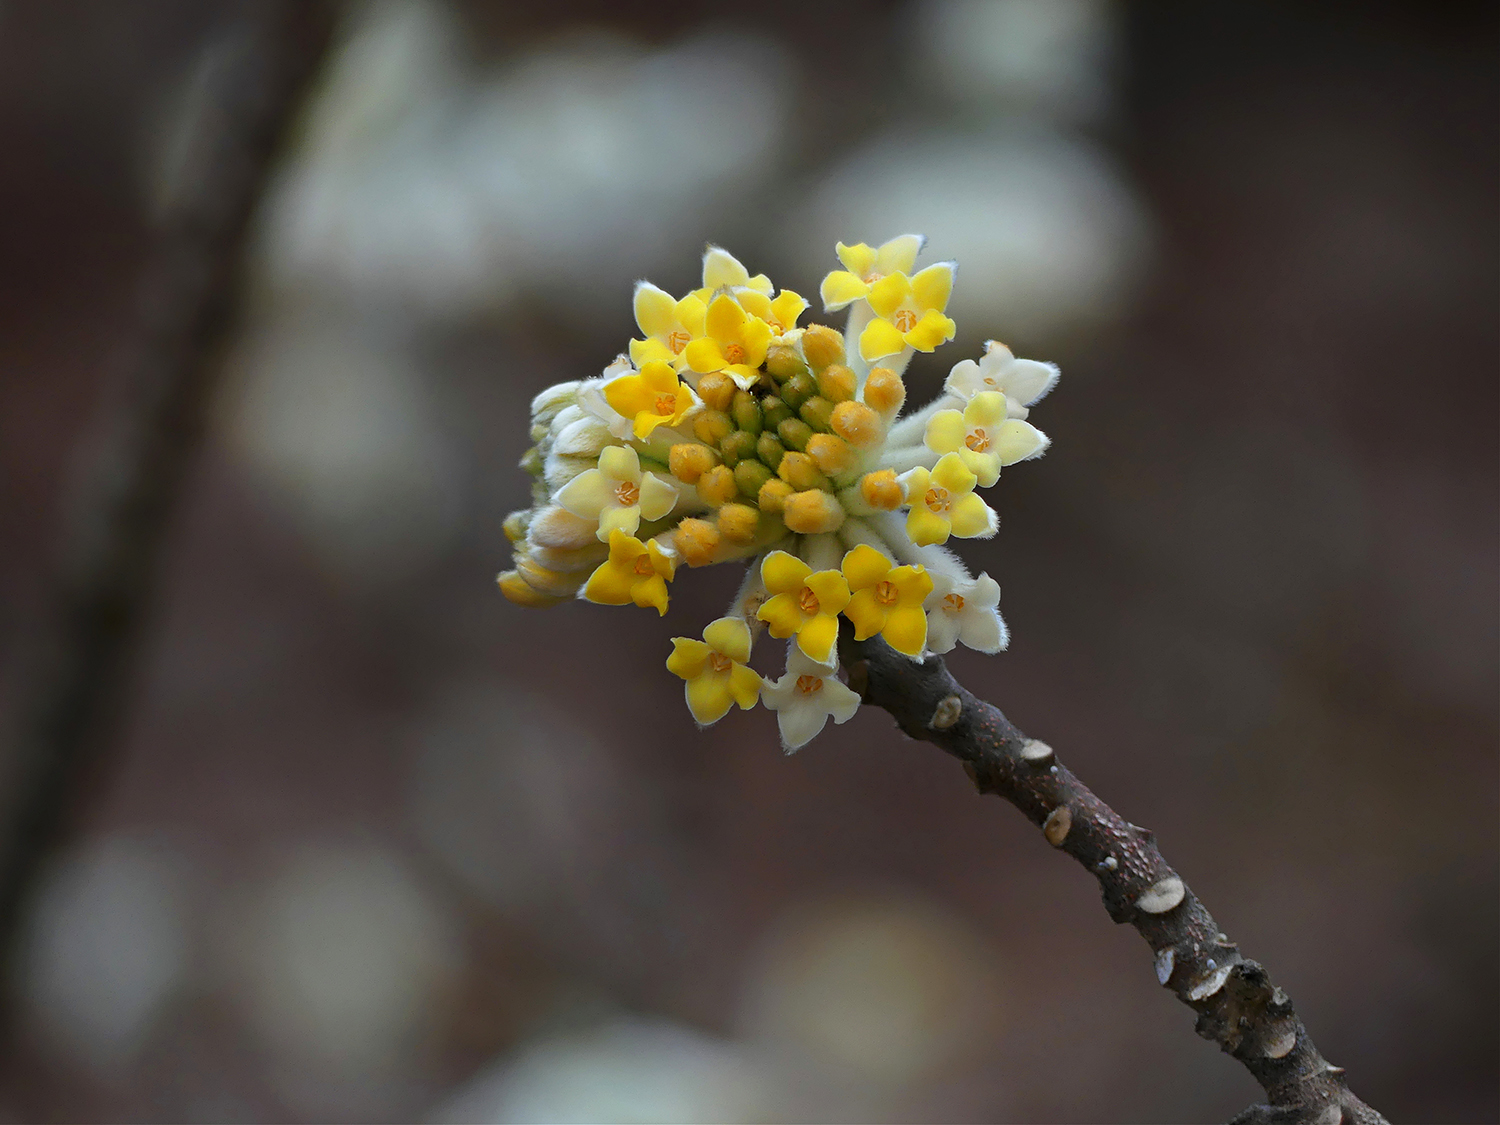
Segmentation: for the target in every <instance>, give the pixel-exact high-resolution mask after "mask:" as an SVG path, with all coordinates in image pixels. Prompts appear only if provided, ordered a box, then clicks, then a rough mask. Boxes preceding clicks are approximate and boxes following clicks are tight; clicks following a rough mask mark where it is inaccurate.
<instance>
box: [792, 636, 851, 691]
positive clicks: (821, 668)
mask: <svg viewBox="0 0 1500 1125" xmlns="http://www.w3.org/2000/svg"><path fill="white" fill-rule="evenodd" d="M838 666H839V657H838V650H837V648H835V649H834V651H832V652H830V653H829V654H828V663H827V664H819V663H818V662H817V661H816V660H814V659H813V658H812V657H810V656H808V655H807V653H805V652H803V651H802V649H801V648H799V647H798V646H797V645H796V644H795V643H794V644H789V645H787V649H786V675H785V676H783V677H782V679H787V678H788V677H790V678H791V682H794V683H795V682H796V679H797V677H798V676H818V677H820V678H822V679H823V680H824V682H825V683H826V682H827V681H828V680H829V679H830V678H831V677H832V676H833V674H834V673H835V672H836V671H838Z"/></svg>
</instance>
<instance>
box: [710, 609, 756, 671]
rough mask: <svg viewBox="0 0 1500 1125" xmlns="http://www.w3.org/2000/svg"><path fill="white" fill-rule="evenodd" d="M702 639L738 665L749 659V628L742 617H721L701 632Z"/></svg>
mask: <svg viewBox="0 0 1500 1125" xmlns="http://www.w3.org/2000/svg"><path fill="white" fill-rule="evenodd" d="M703 639H704V640H705V641H707V642H708V643H709V645H711V646H712V647H713V648H715V649H717V650H718V651H719V652H722V653H723V654H724V655H725V656H727V657H729V659H730V660H733V661H735V662H736V663H738V664H743V663H745V661H747V660H749V659H750V626H748V625H746V624H745V620H744V618H742V617H721V618H719V619H718V620H717V621H714V622H711V623H710V624H709V626H708V628H706V629H704V630H703Z"/></svg>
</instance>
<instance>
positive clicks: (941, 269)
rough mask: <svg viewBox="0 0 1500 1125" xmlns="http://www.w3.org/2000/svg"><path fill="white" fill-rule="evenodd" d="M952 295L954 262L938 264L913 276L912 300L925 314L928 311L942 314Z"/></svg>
mask: <svg viewBox="0 0 1500 1125" xmlns="http://www.w3.org/2000/svg"><path fill="white" fill-rule="evenodd" d="M952 293H953V263H952V262H938V263H936V264H935V265H931V266H928V267H927V268H926V269H925V270H922V271H921V272H919V273H917V274H914V275H913V276H912V279H911V296H912V300H913V301H914V302H915V303H916V306H917V308H919V309H921V310H923V311H924V312H926V311H928V310H935V311H937V312H942V311H943V310H944V309H946V308H947V307H948V298H949V297H950V296H951V295H952ZM924 319H925V318H924Z"/></svg>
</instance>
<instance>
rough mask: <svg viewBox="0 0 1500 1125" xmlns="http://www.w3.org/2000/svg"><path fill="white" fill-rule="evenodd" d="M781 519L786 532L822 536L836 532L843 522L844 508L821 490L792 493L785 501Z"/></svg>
mask: <svg viewBox="0 0 1500 1125" xmlns="http://www.w3.org/2000/svg"><path fill="white" fill-rule="evenodd" d="M781 518H782V519H783V520H785V521H786V527H787V530H788V531H795V532H796V533H797V534H798V535H822V534H825V533H826V532H829V531H837V530H838V529H839V526H840V525H841V524H842V523H843V522H844V508H843V505H841V504H840V503H839V502H838V501H837V500H835V499H834V498H833V496H832V495H831V494H829V493H827V492H823V491H821V490H817V489H814V490H811V491H807V492H794V493H792V495H790V496H788V497H787V499H786V504H785V506H784V507H783V509H782V512H781Z"/></svg>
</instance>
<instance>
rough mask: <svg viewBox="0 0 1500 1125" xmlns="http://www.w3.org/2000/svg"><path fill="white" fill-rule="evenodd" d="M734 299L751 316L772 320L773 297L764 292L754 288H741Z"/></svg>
mask: <svg viewBox="0 0 1500 1125" xmlns="http://www.w3.org/2000/svg"><path fill="white" fill-rule="evenodd" d="M734 299H735V300H736V301H738V302H739V303H740V308H742V309H744V310H745V311H746V312H747V313H749V314H750V315H751V316H754V317H759V318H760V319H761V320H770V319H771V316H772V315H773V314H772V313H771V298H769V297H767V296H766V295H765V294H764V293H757V292H756V291H755V290H754V289H741V290H739V291H738V292H736V293H735V295H734Z"/></svg>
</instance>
